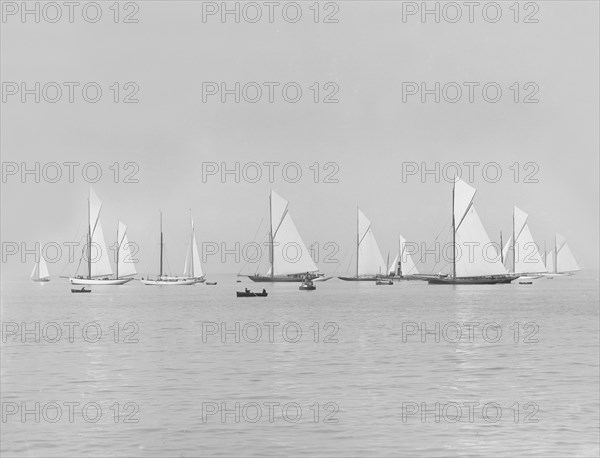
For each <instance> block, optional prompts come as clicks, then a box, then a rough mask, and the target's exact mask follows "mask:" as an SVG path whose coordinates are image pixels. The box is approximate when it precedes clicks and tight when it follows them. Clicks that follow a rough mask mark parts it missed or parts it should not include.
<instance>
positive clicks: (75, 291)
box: [71, 288, 92, 293]
mask: <svg viewBox="0 0 600 458" xmlns="http://www.w3.org/2000/svg"><path fill="white" fill-rule="evenodd" d="M71 292H72V293H91V292H92V290H91V289H83V288H82V289H73V288H71Z"/></svg>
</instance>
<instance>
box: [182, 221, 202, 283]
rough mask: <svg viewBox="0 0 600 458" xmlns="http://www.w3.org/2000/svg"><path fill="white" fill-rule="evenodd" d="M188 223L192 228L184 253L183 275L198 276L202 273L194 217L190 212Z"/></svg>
mask: <svg viewBox="0 0 600 458" xmlns="http://www.w3.org/2000/svg"><path fill="white" fill-rule="evenodd" d="M190 225H191V228H192V232H191V240H190V244H189V245H188V249H187V251H186V253H185V266H184V268H183V275H184V276H189V277H194V278H199V277H202V276H203V275H204V274H203V272H202V263H201V262H200V255H199V254H198V244H197V243H196V229H195V227H194V219H193V217H192V214H191V212H190Z"/></svg>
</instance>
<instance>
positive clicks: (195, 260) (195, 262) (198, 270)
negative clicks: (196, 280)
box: [192, 237, 204, 277]
mask: <svg viewBox="0 0 600 458" xmlns="http://www.w3.org/2000/svg"><path fill="white" fill-rule="evenodd" d="M192 267H193V269H194V273H193V276H194V277H202V276H203V275H204V274H203V273H202V263H201V262H200V255H199V254H198V245H197V244H196V237H194V238H193V239H192Z"/></svg>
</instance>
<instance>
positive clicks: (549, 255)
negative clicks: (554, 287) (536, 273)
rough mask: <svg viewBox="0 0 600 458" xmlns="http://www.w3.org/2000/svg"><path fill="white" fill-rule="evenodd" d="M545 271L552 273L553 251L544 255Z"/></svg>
mask: <svg viewBox="0 0 600 458" xmlns="http://www.w3.org/2000/svg"><path fill="white" fill-rule="evenodd" d="M546 270H547V271H548V272H550V273H554V251H549V252H548V253H547V254H546Z"/></svg>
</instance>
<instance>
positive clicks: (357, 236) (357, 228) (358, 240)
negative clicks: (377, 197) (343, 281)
mask: <svg viewBox="0 0 600 458" xmlns="http://www.w3.org/2000/svg"><path fill="white" fill-rule="evenodd" d="M358 212H359V210H358V206H356V278H358V256H359V255H358V253H359V251H360V250H359V248H360V234H359V224H358Z"/></svg>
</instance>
